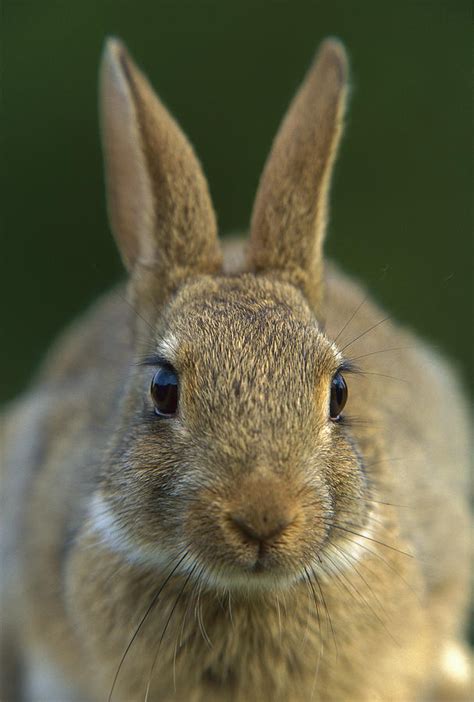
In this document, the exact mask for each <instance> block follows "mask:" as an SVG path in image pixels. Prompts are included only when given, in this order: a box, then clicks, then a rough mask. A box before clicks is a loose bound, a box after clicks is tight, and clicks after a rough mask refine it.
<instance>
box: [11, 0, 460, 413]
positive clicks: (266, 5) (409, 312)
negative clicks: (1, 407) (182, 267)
mask: <svg viewBox="0 0 474 702" xmlns="http://www.w3.org/2000/svg"><path fill="white" fill-rule="evenodd" d="M1 12H2V17H1V29H0V32H1V52H2V56H1V70H2V75H1V85H2V102H1V106H2V112H1V138H2V140H1V143H2V155H1V191H0V192H1V201H2V202H1V210H0V211H1V226H2V255H1V261H2V264H3V265H2V275H1V276H0V279H1V285H2V291H1V295H0V300H1V305H2V313H1V320H2V344H1V345H0V354H1V368H2V372H1V383H0V393H1V394H0V400H1V401H4V400H8V399H9V398H11V397H13V396H14V395H15V394H16V393H17V392H18V391H19V390H21V389H22V388H23V387H24V386H25V384H26V383H27V381H28V380H29V378H30V377H31V375H32V374H33V373H34V371H35V369H36V368H37V365H38V363H39V361H40V359H41V357H42V356H43V354H44V352H45V350H46V349H47V347H48V345H49V344H50V342H51V340H52V339H53V338H54V336H55V335H56V333H57V332H58V330H59V329H60V328H61V327H63V326H64V325H65V324H66V323H67V322H68V321H69V320H71V319H72V318H73V317H74V316H75V315H77V314H78V313H80V312H81V310H83V309H84V308H85V307H86V306H87V305H88V304H90V302H91V301H92V300H93V299H94V297H95V296H96V295H97V294H98V293H99V292H100V291H103V290H105V289H106V288H108V287H109V286H110V285H111V284H112V283H113V282H114V281H116V280H117V279H119V278H120V276H122V275H123V271H122V268H121V264H120V261H119V257H118V254H117V253H116V250H115V247H114V244H113V240H112V237H111V235H110V233H109V229H108V224H107V218H106V209H105V202H104V187H103V172H102V159H101V151H100V143H99V135H98V121H97V67H98V62H99V58H100V53H101V49H102V43H103V40H104V37H105V36H106V35H107V34H115V35H118V36H120V37H122V38H123V39H124V40H125V42H126V43H127V44H128V46H129V48H130V51H131V52H132V54H133V55H134V57H135V59H136V60H137V62H138V63H139V64H140V65H141V66H142V67H143V68H144V69H145V71H146V73H147V74H148V75H149V77H150V79H151V81H152V82H153V84H154V86H155V88H156V89H157V91H158V93H159V94H160V96H161V98H162V99H163V101H164V102H165V104H167V106H168V107H169V109H170V110H171V111H172V113H173V114H174V115H175V116H176V118H177V119H178V121H179V122H180V124H181V126H182V127H183V129H184V131H185V132H186V133H187V134H188V136H189V138H190V140H191V141H192V143H193V144H194V146H195V148H196V151H197V153H198V155H199V157H200V159H201V161H202V163H203V166H204V169H205V172H206V174H207V177H208V179H209V182H210V188H211V192H212V195H213V199H214V203H215V206H216V209H217V212H218V217H219V222H220V227H221V232H222V233H225V232H231V231H235V230H242V229H245V228H246V227H247V225H248V221H249V218H250V212H251V206H252V200H253V196H254V193H255V190H256V186H257V182H258V178H259V175H260V172H261V169H262V166H263V163H264V160H265V157H266V155H267V153H268V150H269V148H270V145H271V142H272V138H273V136H274V134H275V131H276V129H277V127H278V124H279V122H280V119H281V117H282V115H283V113H284V111H285V109H286V107H287V105H288V102H289V100H290V99H291V97H292V95H293V93H294V91H295V89H296V88H297V86H298V84H299V82H300V81H301V79H302V77H303V75H304V73H305V71H306V69H307V67H308V65H309V63H310V61H311V59H312V56H313V53H314V51H315V48H316V47H317V45H318V43H319V42H320V41H321V39H322V38H323V37H325V36H326V35H328V34H332V35H336V36H339V37H340V38H341V39H342V40H343V41H344V42H345V44H346V46H347V49H348V52H349V54H350V57H351V63H352V76H353V77H352V85H353V90H352V99H351V105H350V111H349V116H348V122H347V131H346V135H345V138H344V142H343V145H342V151H341V155H340V158H339V161H338V165H337V169H336V177H335V181H334V187H333V190H332V217H331V222H330V229H329V237H328V241H327V251H328V252H329V254H330V255H331V256H332V257H333V258H335V259H337V260H338V261H339V262H340V263H341V264H342V265H343V266H344V267H345V268H346V269H347V270H349V271H350V272H352V273H353V275H354V276H356V277H358V278H360V279H362V280H364V281H366V282H367V283H368V285H369V286H370V288H371V290H372V292H373V293H374V295H375V297H377V298H378V299H379V300H380V301H381V302H382V303H383V304H384V305H385V306H386V307H388V308H389V309H390V311H393V312H394V314H395V315H396V316H398V317H399V318H400V319H402V320H403V321H404V322H406V323H407V324H408V325H409V326H411V327H413V328H415V329H417V330H419V331H420V332H421V333H422V334H423V335H425V336H426V337H427V338H428V339H430V340H431V341H432V342H433V343H434V344H435V345H436V346H437V347H439V348H440V349H441V350H442V351H443V352H445V353H446V354H447V355H448V356H449V357H451V358H452V359H453V360H454V361H455V363H456V364H457V365H458V367H459V369H460V372H461V373H462V376H463V378H464V379H465V382H466V384H467V383H469V384H470V386H471V387H472V381H473V371H472V363H471V350H470V336H471V325H472V274H471V267H472V253H473V252H472V215H471V188H472V176H471V161H472V148H471V141H470V138H471V137H470V134H471V100H470V86H471V3H470V1H469V0H410V1H408V0H405V1H403V0H398V2H396V3H394V2H383V1H382V2H381V1H380V0H377V1H372V0H359V1H358V2H351V1H350V0H331V1H330V2H329V1H328V0H325V1H324V2H319V1H316V0H314V1H313V2H300V1H298V0H291V1H290V0H288V1H286V2H285V1H280V2H277V1H273V2H268V1H267V2H259V1H258V0H240V1H239V2H237V1H235V0H233V1H228V2H226V1H225V0H213V1H205V0H193V1H192V2H191V1H188V2H185V1H183V0H173V2H171V1H170V2H165V1H164V0H155V1H154V2H151V1H150V2H133V1H132V0H130V1H129V2H124V1H120V0H115V1H114V2H100V3H98V2H97V0H94V1H93V0H81V2H65V1H59V0H58V1H53V0H47V1H46V2H36V1H33V0H30V1H29V2H25V1H23V0H10V1H8V0H3V2H2V5H1ZM357 302H358V301H356V304H357ZM422 407H423V398H420V409H422Z"/></svg>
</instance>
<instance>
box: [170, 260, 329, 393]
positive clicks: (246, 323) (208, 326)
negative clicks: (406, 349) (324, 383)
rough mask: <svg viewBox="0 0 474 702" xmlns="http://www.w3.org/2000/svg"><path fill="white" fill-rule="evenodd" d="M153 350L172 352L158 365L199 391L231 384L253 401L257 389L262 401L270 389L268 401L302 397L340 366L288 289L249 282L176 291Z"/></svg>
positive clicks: (214, 281)
mask: <svg viewBox="0 0 474 702" xmlns="http://www.w3.org/2000/svg"><path fill="white" fill-rule="evenodd" d="M158 347H159V348H160V349H163V350H165V349H170V350H172V354H171V356H166V354H165V358H166V359H167V360H169V361H170V362H171V363H172V364H174V365H175V366H176V367H177V368H178V370H179V371H183V372H185V373H186V374H187V376H188V378H191V377H195V380H196V383H197V382H198V381H199V384H200V387H201V389H202V388H203V386H204V385H205V384H206V383H207V382H208V383H209V385H210V387H211V386H212V385H213V383H215V379H216V378H217V377H218V378H219V381H220V382H222V383H223V385H224V386H227V385H228V386H229V387H230V385H231V384H232V385H233V387H234V389H235V387H236V385H235V382H234V381H235V380H238V384H239V387H241V388H242V389H243V388H244V387H245V386H246V385H248V386H249V394H251V395H252V396H253V397H256V395H257V394H258V389H259V387H260V386H261V390H262V391H265V393H268V391H269V389H270V386H272V388H273V389H272V392H273V395H274V396H275V397H276V396H277V395H278V392H279V391H278V389H277V388H276V387H275V385H278V386H279V387H280V388H281V391H282V392H288V390H289V389H290V388H289V386H293V388H294V390H295V391H296V388H298V391H299V392H300V393H301V394H304V391H305V388H309V387H314V384H315V382H316V379H317V377H318V376H321V375H325V374H329V373H333V372H334V371H335V370H336V369H337V366H338V364H339V362H340V359H339V356H338V352H337V350H336V349H335V347H334V346H333V344H332V343H331V342H330V341H329V340H328V339H327V338H326V337H325V336H324V334H323V333H322V331H321V329H320V327H319V325H318V322H317V320H316V318H315V317H314V315H313V313H312V312H311V310H310V308H309V306H308V304H307V302H306V301H305V299H304V297H303V295H302V294H301V293H300V292H299V291H298V290H297V289H296V288H295V287H293V286H292V285H290V284H287V283H283V282H281V281H277V280H271V279H269V278H268V277H258V276H254V275H251V274H242V275H240V276H235V277H217V278H213V277H207V276H206V277H202V278H199V279H197V280H195V281H194V282H190V283H188V284H187V285H185V286H183V288H182V289H181V290H180V291H179V293H178V295H177V296H176V298H175V299H174V301H173V302H172V303H171V305H170V307H169V308H168V311H167V314H166V315H165V325H164V328H163V329H162V336H161V339H160V340H158ZM212 394H213V396H214V397H213V403H215V402H216V401H217V400H216V398H215V394H216V393H215V390H214V391H213V393H212ZM221 394H222V395H224V394H226V393H224V392H223V388H221ZM239 399H240V403H242V401H243V399H244V398H243V397H242V395H240V398H239ZM226 401H229V398H228V397H227V398H226Z"/></svg>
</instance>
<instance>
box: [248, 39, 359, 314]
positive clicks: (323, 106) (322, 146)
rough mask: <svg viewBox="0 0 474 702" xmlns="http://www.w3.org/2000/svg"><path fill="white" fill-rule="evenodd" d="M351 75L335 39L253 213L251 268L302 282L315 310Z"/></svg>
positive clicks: (294, 110)
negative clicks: (332, 179)
mask: <svg viewBox="0 0 474 702" xmlns="http://www.w3.org/2000/svg"><path fill="white" fill-rule="evenodd" d="M347 73H348V67H347V58H346V54H345V51H344V48H343V46H342V45H341V43H340V42H339V41H337V40H334V39H327V40H326V41H325V42H324V43H323V44H322V46H321V48H320V50H319V52H318V54H317V56H316V59H315V62H314V64H313V66H312V67H311V69H310V71H309V73H308V75H307V77H306V79H305V81H304V83H303V85H302V86H301V88H300V90H299V92H298V93H297V95H296V97H295V98H294V100H293V102H292V104H291V105H290V108H289V110H288V112H287V115H286V117H285V119H284V121H283V123H282V125H281V127H280V131H279V132H278V134H277V137H276V139H275V142H274V144H273V148H272V151H271V153H270V156H269V158H268V161H267V163H266V166H265V169H264V172H263V175H262V179H261V181H260V185H259V188H258V192H257V197H256V200H255V206H254V211H253V216H252V225H251V237H250V244H249V250H248V265H249V268H250V269H251V270H253V271H255V272H256V273H258V272H262V273H266V272H268V273H276V274H277V275H278V276H279V277H281V278H283V279H285V280H288V281H289V282H291V283H293V284H295V285H296V286H298V287H299V288H301V289H302V291H303V292H304V294H305V296H306V298H307V299H308V302H309V303H310V305H311V307H312V308H313V309H314V310H319V309H320V306H321V301H322V296H323V260H322V259H323V252H322V248H323V241H324V234H325V228H326V220H327V209H328V194H329V183H330V177H331V173H332V169H333V163H334V159H335V156H336V151H337V146H338V144H339V139H340V134H341V130H342V119H343V116H344V108H345V103H346V94H347Z"/></svg>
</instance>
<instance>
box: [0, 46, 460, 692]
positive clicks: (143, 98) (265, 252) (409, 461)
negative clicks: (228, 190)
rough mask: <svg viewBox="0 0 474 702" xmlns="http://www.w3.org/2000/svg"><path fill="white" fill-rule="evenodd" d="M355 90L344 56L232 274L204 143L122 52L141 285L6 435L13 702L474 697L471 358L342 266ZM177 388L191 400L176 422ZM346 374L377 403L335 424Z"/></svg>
mask: <svg viewBox="0 0 474 702" xmlns="http://www.w3.org/2000/svg"><path fill="white" fill-rule="evenodd" d="M346 76H347V60H346V58H345V53H344V50H343V48H342V47H341V46H340V44H339V43H338V42H336V41H334V40H327V41H326V42H325V43H324V44H323V45H322V47H321V49H320V51H319V53H318V55H317V58H316V61H315V64H314V66H313V67H312V69H311V70H310V72H309V74H308V76H307V78H306V80H305V82H304V84H303V86H302V88H301V90H300V92H299V93H298V95H297V97H296V98H295V101H294V103H293V104H292V106H290V109H289V112H288V115H287V117H286V119H285V121H284V123H283V125H282V128H281V131H280V133H279V135H278V137H277V139H276V141H275V145H274V147H273V150H272V153H271V155H270V158H269V161H268V163H267V166H266V168H265V171H264V175H263V177H262V182H261V184H260V187H259V191H258V194H257V198H256V204H255V209H254V214H253V219H252V229H251V236H250V242H249V246H248V249H247V253H246V257H244V255H243V250H242V244H240V243H235V242H231V243H229V244H228V245H227V246H226V247H225V256H224V264H222V263H221V252H220V247H219V244H218V240H217V234H216V224H215V217H214V214H213V210H212V206H211V203H210V199H209V194H208V190H207V185H206V182H205V180H204V177H203V175H202V172H201V169H200V166H199V164H198V162H197V159H196V157H195V155H194V154H193V152H192V149H191V147H190V146H189V144H188V143H187V141H186V140H185V138H184V136H183V135H182V134H181V132H180V131H179V129H178V127H177V126H176V124H175V123H174V121H173V120H172V118H171V117H170V116H169V115H168V113H167V112H166V110H165V109H164V107H163V106H162V105H161V103H160V102H159V101H158V99H157V98H156V96H155V95H154V94H153V92H152V90H151V88H150V86H149V84H148V83H147V81H146V79H145V78H144V77H143V75H142V74H141V73H140V72H139V71H138V69H137V68H136V67H135V66H134V65H133V63H132V61H131V59H130V58H129V56H128V55H127V53H126V51H125V49H124V48H123V46H122V45H121V44H120V43H119V42H118V41H117V40H109V42H108V44H107V47H106V51H105V54H104V60H103V69H102V96H103V99H102V131H103V140H104V148H105V162H106V171H107V191H108V202H109V210H110V219H111V223H112V229H113V232H114V235H115V237H116V240H117V244H118V246H119V248H120V251H121V253H122V257H123V260H124V262H125V264H126V266H127V268H128V270H129V274H130V276H129V283H128V288H127V290H126V291H125V290H122V289H118V290H115V291H112V292H111V293H110V294H109V295H107V296H106V297H105V298H104V299H102V300H100V301H99V302H98V303H97V304H96V305H95V307H94V308H93V309H92V310H91V311H90V312H89V313H87V314H86V315H85V317H84V318H83V319H82V320H79V321H78V322H77V323H76V324H75V325H74V326H73V327H72V328H71V329H70V330H69V331H67V332H66V334H65V335H64V337H63V338H62V339H61V340H60V341H59V343H58V344H57V345H56V346H55V347H54V348H53V350H52V351H51V353H50V355H49V357H48V358H47V359H46V362H45V364H44V366H43V368H42V371H41V373H40V374H39V377H38V379H37V382H36V384H35V386H34V388H33V389H32V390H31V391H30V392H29V393H27V394H26V395H24V396H23V397H22V398H19V399H18V401H17V402H16V403H14V404H13V405H12V406H11V407H10V408H9V409H8V412H7V413H5V414H4V416H3V418H2V442H3V450H2V454H3V458H4V460H3V469H2V480H3V487H2V496H3V505H2V517H3V518H4V526H3V527H2V533H3V544H2V548H3V551H2V558H3V563H4V565H5V567H4V568H3V576H2V586H3V591H2V605H4V608H3V609H4V624H3V626H2V646H3V650H4V651H5V654H4V656H3V660H4V669H5V674H4V681H3V697H2V699H5V700H8V701H10V700H11V701H12V702H13V701H15V702H16V701H18V702H20V701H21V702H30V701H31V702H37V701H38V700H45V699H49V700H61V702H66V701H70V702H76V701H77V700H81V701H82V702H83V701H85V700H87V702H96V701H97V702H98V701H101V702H103V701H104V700H107V698H108V697H109V695H110V696H111V699H112V700H115V701H116V702H134V701H137V702H138V701H141V700H145V699H147V700H150V701H151V700H153V701H155V702H171V700H186V701H187V702H204V700H205V701H206V702H213V701H214V702H217V701H219V702H230V701H232V702H249V701H255V702H257V701H258V702H264V701H265V700H272V702H277V701H279V702H303V700H304V701H305V702H307V701H308V700H310V699H313V700H319V701H320V702H341V701H345V700H347V702H349V701H351V702H358V701H359V702H366V701H367V700H371V701H374V702H376V701H378V702H384V701H388V700H390V701H395V700H397V701H399V702H407V701H408V700H410V701H411V700H413V701H415V700H420V701H421V700H427V699H450V698H451V699H455V698H456V699H462V698H463V696H464V697H465V699H467V698H468V695H469V691H468V684H469V667H468V659H467V653H466V650H467V649H466V647H465V644H464V643H463V625H464V620H465V610H466V606H467V597H468V583H467V581H468V537H467V530H468V523H469V511H468V505H467V499H466V480H467V476H466V468H467V450H468V449H467V437H468V429H467V420H466V414H467V413H466V407H465V404H464V402H463V399H462V396H461V394H460V391H459V389H458V386H457V382H456V379H455V378H454V376H453V374H452V372H451V370H450V368H449V367H448V366H447V365H446V363H445V362H444V361H442V360H441V359H439V358H438V357H437V356H436V355H435V354H434V353H433V352H432V351H431V350H429V349H427V348H426V347H425V346H424V345H423V344H422V343H421V342H419V341H418V340H417V339H415V338H414V337H413V336H412V335H411V334H410V333H409V332H407V331H405V330H403V329H402V328H400V327H399V326H397V325H396V324H395V323H393V322H391V321H389V320H388V319H387V320H386V319H385V315H384V313H383V312H382V311H381V310H380V309H379V308H378V307H377V306H376V305H375V304H373V303H372V302H370V301H369V300H368V299H367V297H366V293H365V291H364V290H362V289H361V288H360V287H359V286H358V285H357V284H355V283H354V282H352V281H350V280H349V279H348V278H347V277H345V276H344V275H343V274H341V273H340V272H338V270H337V269H336V268H334V267H333V266H331V265H329V264H327V265H326V266H325V267H324V269H323V258H322V245H323V238H324V228H325V221H326V217H327V215H326V210H327V200H328V188H329V179H330V174H331V169H332V165H333V161H334V158H335V153H336V149H337V143H338V139H339V134H340V131H341V120H342V114H343V110H344V102H345V95H346V92H347V77H346ZM323 291H324V294H323ZM323 319H324V320H325V322H324V324H323V323H322V320H323ZM160 367H162V368H163V367H166V368H170V367H171V368H173V369H174V370H175V372H176V374H177V377H178V381H179V404H178V411H177V413H176V415H175V416H172V417H168V418H167V417H160V416H157V414H156V412H155V409H154V405H153V398H152V396H151V395H150V382H151V380H152V378H153V376H154V374H155V373H156V371H157V369H158V368H160ZM341 369H342V370H341ZM338 373H343V374H344V375H345V378H346V381H347V384H348V387H349V400H348V403H347V407H346V408H345V409H344V410H343V412H342V417H341V418H339V419H335V418H332V419H331V417H330V416H329V414H330V409H329V408H330V404H331V387H332V381H333V378H334V377H335V376H336V375H337V374H338ZM7 654H8V655H7ZM443 696H444V697H443Z"/></svg>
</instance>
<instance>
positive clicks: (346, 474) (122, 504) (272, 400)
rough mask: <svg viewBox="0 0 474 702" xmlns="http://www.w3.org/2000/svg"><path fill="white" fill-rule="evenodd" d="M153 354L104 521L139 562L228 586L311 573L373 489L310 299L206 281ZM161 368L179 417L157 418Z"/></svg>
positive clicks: (103, 496)
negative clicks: (334, 393) (337, 402)
mask: <svg viewBox="0 0 474 702" xmlns="http://www.w3.org/2000/svg"><path fill="white" fill-rule="evenodd" d="M148 346H152V352H151V353H149V354H147V356H146V358H145V359H144V360H143V361H142V362H140V363H139V364H137V365H135V366H134V370H133V372H132V374H131V378H130V382H129V385H128V389H127V393H126V397H125V399H124V404H123V409H122V411H123V423H122V430H121V431H120V432H119V433H118V437H119V438H118V441H117V443H116V446H114V447H113V448H112V450H111V452H110V457H109V460H108V464H107V474H106V476H105V478H104V481H103V485H102V487H101V491H100V497H97V498H96V501H95V503H94V504H95V518H96V524H98V525H99V527H100V524H103V525H104V526H106V527H107V528H106V529H105V530H104V533H106V534H107V538H108V539H109V541H110V540H112V541H114V545H115V546H118V547H119V548H120V549H122V550H125V551H126V553H127V556H128V557H129V558H130V559H132V560H139V561H144V562H148V563H160V564H162V563H163V562H164V561H165V562H166V561H168V560H173V559H174V558H177V557H179V555H180V554H184V553H186V554H187V557H186V558H185V559H184V561H183V564H182V567H183V569H185V570H188V571H189V569H191V568H194V569H196V571H198V570H199V572H201V574H202V573H204V574H206V575H207V577H208V578H209V580H210V582H212V583H214V584H215V585H218V586H226V587H234V586H241V585H243V584H246V585H247V586H253V585H255V586H257V587H258V586H262V585H263V586H271V585H277V584H280V585H281V584H285V583H286V584H289V583H291V582H293V581H295V580H296V579H298V578H300V577H304V573H305V569H306V570H308V569H311V568H315V567H317V563H318V556H319V557H320V553H321V550H322V549H324V548H325V545H326V544H327V543H328V542H329V541H331V540H332V539H334V534H333V532H332V529H331V525H332V523H333V522H334V520H335V518H337V517H339V519H338V523H339V524H340V523H341V522H344V521H345V520H344V519H341V516H344V514H342V513H341V514H339V511H340V510H342V512H345V511H346V512H347V511H351V513H352V514H354V504H357V502H356V503H354V501H353V500H354V499H355V498H357V499H359V498H360V497H361V496H363V495H364V493H365V490H366V481H365V477H364V472H363V467H362V464H361V460H360V458H359V455H358V453H357V450H356V449H355V447H354V443H353V440H352V439H351V436H350V434H349V430H348V428H347V427H346V426H345V425H344V421H343V419H342V421H339V420H335V419H332V418H331V383H332V380H333V378H334V376H335V374H337V372H338V371H339V369H340V368H341V367H342V368H343V367H344V363H343V359H342V357H341V354H340V353H339V352H338V350H337V348H336V347H335V346H334V344H333V343H332V342H330V341H329V340H328V339H327V338H326V337H325V336H324V334H323V332H322V331H321V329H320V328H319V326H318V323H317V321H316V319H315V317H314V316H313V314H312V313H311V311H310V309H309V307H308V305H307V303H306V302H305V300H304V297H303V296H302V295H301V294H300V293H299V291H297V289H296V288H294V287H293V286H292V285H289V284H286V283H282V282H277V281H273V280H270V279H268V278H263V277H262V278H257V277H255V276H252V275H248V274H244V275H242V276H240V277H235V278H210V277H202V278H200V279H198V280H197V281H196V282H194V283H189V284H187V285H185V286H184V287H183V288H182V289H181V291H180V292H179V293H178V295H177V296H176V298H175V299H174V301H172V303H171V304H170V305H169V307H168V309H167V311H166V313H165V315H164V317H163V318H162V320H161V322H160V329H159V332H158V334H157V336H156V338H154V339H152V340H150V343H149V344H148V345H147V348H148ZM160 368H166V369H167V373H168V377H169V374H172V377H173V378H175V379H176V381H177V386H178V389H177V400H175V403H174V406H173V409H174V410H175V412H173V413H172V414H171V416H161V415H160V414H157V412H156V407H155V402H154V396H153V392H151V391H150V386H151V383H152V381H153V378H154V377H155V376H156V373H157V370H158V369H160ZM131 416H132V417H133V421H130V417H131ZM341 486H343V487H341ZM348 504H349V509H347V505H348ZM361 504H362V503H361ZM361 521H363V515H360V516H359V524H360V523H361Z"/></svg>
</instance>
